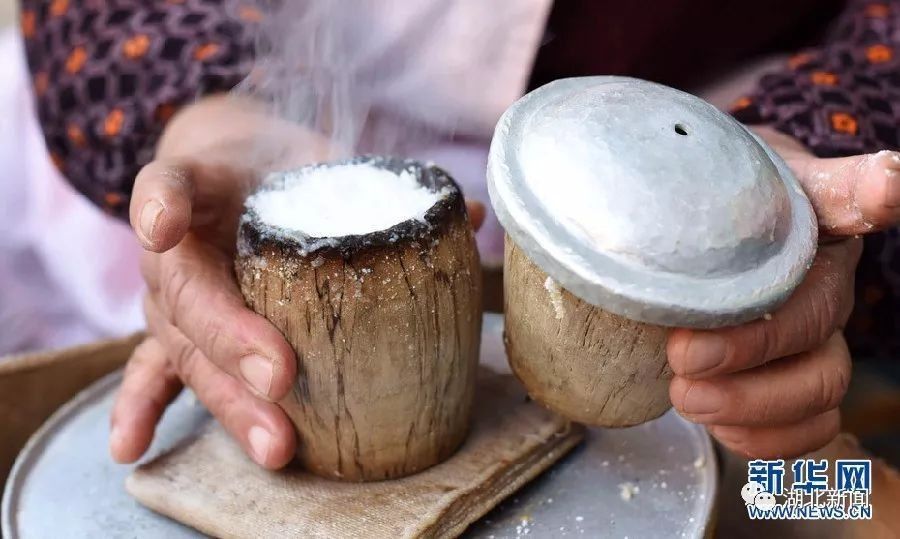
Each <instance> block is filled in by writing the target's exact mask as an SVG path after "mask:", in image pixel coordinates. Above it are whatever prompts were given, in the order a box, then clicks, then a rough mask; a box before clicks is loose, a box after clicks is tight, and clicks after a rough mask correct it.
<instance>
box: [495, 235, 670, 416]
mask: <svg viewBox="0 0 900 539" xmlns="http://www.w3.org/2000/svg"><path fill="white" fill-rule="evenodd" d="M547 278H548V276H547V274H546V273H544V272H543V271H541V269H540V268H538V267H537V266H536V265H534V263H532V262H531V260H529V259H528V257H527V256H526V255H525V253H524V252H522V250H521V249H519V248H518V247H517V246H516V245H515V243H514V242H513V241H512V240H511V239H510V238H509V237H507V238H506V248H505V275H504V292H505V304H506V329H505V335H504V340H505V342H506V351H507V354H508V356H509V362H510V366H511V367H512V369H513V372H515V374H516V376H517V377H518V378H519V379H520V380H521V381H522V383H523V384H524V385H525V387H526V388H528V392H529V393H530V394H531V396H532V397H534V398H535V399H536V400H537V401H539V402H541V403H543V404H544V405H545V406H547V407H548V408H550V409H551V410H554V411H556V412H558V413H560V414H562V415H563V416H565V417H568V418H569V419H572V420H574V421H578V422H580V423H586V424H590V425H598V426H604V427H626V426H631V425H637V424H640V423H643V422H645V421H649V420H651V419H654V418H657V417H659V416H660V415H662V414H663V413H665V412H666V410H668V409H669V408H670V407H671V402H670V401H669V381H670V380H671V379H672V375H673V373H672V371H671V369H670V368H669V365H668V362H667V361H666V337H667V335H668V330H667V329H666V328H663V327H659V326H653V325H649V324H643V323H640V322H634V321H632V320H628V319H627V318H623V317H621V316H617V315H614V314H612V313H609V312H606V311H604V310H602V309H599V308H597V307H595V306H593V305H591V304H589V303H586V302H584V301H582V300H580V299H579V298H577V297H575V296H574V295H572V294H571V293H569V292H568V291H567V290H565V289H562V288H554V287H552V286H551V287H550V288H551V289H550V290H548V287H547V286H545V285H546V284H547Z"/></svg>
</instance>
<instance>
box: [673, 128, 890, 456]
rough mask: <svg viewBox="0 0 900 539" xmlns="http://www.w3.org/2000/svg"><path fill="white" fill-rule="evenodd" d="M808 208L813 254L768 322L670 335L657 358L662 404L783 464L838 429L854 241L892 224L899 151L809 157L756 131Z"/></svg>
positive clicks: (733, 444) (792, 143) (778, 137)
mask: <svg viewBox="0 0 900 539" xmlns="http://www.w3.org/2000/svg"><path fill="white" fill-rule="evenodd" d="M756 132H757V134H759V135H760V136H761V137H762V138H763V139H765V140H766V141H767V142H768V143H769V144H770V145H771V146H772V148H773V149H775V150H776V151H777V152H778V153H779V154H780V155H781V156H782V157H783V158H784V159H785V161H786V162H787V163H788V165H789V166H790V167H791V169H792V170H793V171H794V173H795V174H796V175H797V178H798V180H799V181H800V183H801V184H802V185H803V188H804V190H805V191H806V193H807V195H808V196H809V198H810V201H811V202H812V205H813V209H814V210H815V212H816V216H817V217H818V221H819V229H820V247H819V251H818V253H817V255H816V258H815V261H814V262H813V265H812V267H811V268H810V270H809V273H808V274H807V276H806V278H805V280H804V281H803V283H801V285H800V286H799V287H798V288H797V290H796V291H795V292H794V294H793V295H792V296H791V297H790V299H788V301H787V302H786V303H785V304H784V305H782V306H781V307H780V308H779V309H778V310H777V311H775V312H773V313H772V314H771V316H766V317H765V318H764V319H761V320H756V321H753V322H750V323H747V324H743V325H741V326H736V327H728V328H721V329H716V330H710V331H700V330H688V329H677V330H674V331H672V333H671V334H670V336H669V341H668V347H667V353H668V358H669V364H670V365H671V367H672V370H673V371H674V372H675V377H674V379H673V380H672V383H671V386H670V388H669V394H670V397H671V399H672V404H673V405H674V407H675V408H676V409H677V410H678V412H679V413H680V414H681V415H682V416H684V417H685V418H687V419H689V420H690V421H693V422H696V423H700V424H703V425H706V427H707V429H708V430H709V432H710V434H711V435H712V436H713V437H715V438H716V439H717V440H718V441H719V442H721V443H722V444H723V445H724V446H726V447H728V448H729V449H731V450H732V451H735V452H737V453H740V454H742V455H744V456H746V457H752V458H767V457H776V456H777V457H793V456H797V455H800V454H803V453H805V452H808V451H811V450H814V449H818V448H819V447H821V446H823V445H825V444H827V443H828V442H829V441H831V440H832V439H833V438H834V437H835V436H836V435H837V434H838V432H839V430H840V414H839V411H838V405H839V404H840V402H841V400H842V399H843V396H844V394H845V393H846V391H847V386H848V384H849V382H850V371H851V362H850V354H849V351H848V349H847V344H846V342H845V341H844V336H843V328H844V325H845V324H846V322H847V319H848V318H849V316H850V312H851V311H852V309H853V296H854V275H855V272H856V265H857V263H858V261H859V257H860V253H861V252H862V240H861V239H860V238H859V236H858V235H859V234H865V233H868V232H873V231H878V230H881V229H884V228H887V227H890V226H894V225H896V224H897V223H898V222H900V154H898V153H897V152H879V153H877V154H871V155H862V156H854V157H846V158H835V159H819V158H816V157H815V156H813V155H812V154H811V153H809V152H808V151H807V150H806V149H805V148H804V147H803V146H802V145H801V144H800V143H799V142H797V141H796V140H795V139H793V138H792V137H789V136H787V135H784V134H781V133H778V132H776V131H775V130H773V129H771V128H760V129H757V130H756Z"/></svg>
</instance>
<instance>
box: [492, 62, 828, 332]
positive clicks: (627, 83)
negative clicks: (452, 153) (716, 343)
mask: <svg viewBox="0 0 900 539" xmlns="http://www.w3.org/2000/svg"><path fill="white" fill-rule="evenodd" d="M488 188H489V192H490V195H491V202H492V204H493V206H494V209H495V211H496V213H497V217H498V218H499V219H500V222H501V223H502V224H503V227H504V228H505V229H506V231H507V233H508V234H509V236H510V237H511V238H512V240H513V241H515V243H516V244H517V245H518V246H519V247H521V248H522V249H523V250H524V251H525V253H526V254H527V255H528V256H529V258H531V260H532V261H533V262H534V263H535V264H537V265H538V267H540V268H541V269H542V270H543V271H545V272H546V273H547V274H549V275H550V276H551V277H552V278H553V279H555V280H557V281H559V282H560V284H562V285H563V286H564V287H565V288H566V289H567V290H569V291H571V292H572V293H573V294H575V295H576V296H578V297H580V298H581V299H583V300H585V301H587V302H589V303H591V304H594V305H597V306H598V307H601V308H603V309H605V310H607V311H610V312H613V313H616V314H619V315H621V316H625V317H627V318H631V319H633V320H638V321H642V322H647V323H652V324H659V325H666V326H684V327H718V326H724V325H730V324H737V323H742V322H745V321H748V320H752V319H754V318H757V317H759V316H761V315H763V314H764V313H766V312H769V311H770V310H772V309H774V308H775V307H776V306H777V305H778V304H780V303H781V302H782V301H783V300H784V299H786V298H787V296H788V295H789V294H790V293H791V291H792V290H793V289H794V287H796V285H797V284H799V282H800V281H801V280H802V278H803V276H804V275H805V273H806V270H807V269H808V268H809V265H810V264H811V263H812V259H813V256H814V255H815V249H816V241H817V225H816V219H815V215H814V213H813V211H812V207H811V206H810V203H809V200H808V199H807V198H806V195H804V193H803V191H802V189H801V188H800V185H799V184H798V183H797V180H796V179H795V177H794V175H793V174H792V173H791V171H790V170H789V169H788V168H787V166H786V165H785V163H784V162H783V161H782V160H781V158H780V157H778V156H777V155H776V154H775V153H774V152H773V151H772V150H771V149H770V148H769V147H768V146H767V145H766V144H765V143H764V142H762V140H760V139H758V138H757V137H755V136H754V135H752V134H751V133H750V132H749V131H748V130H747V129H746V128H744V127H743V126H742V125H741V124H739V123H738V122H736V121H735V120H733V119H732V118H731V117H730V116H728V115H727V114H724V113H722V112H721V111H719V110H718V109H716V108H715V107H713V106H712V105H710V104H708V103H706V102H705V101H703V100H701V99H699V98H697V97H695V96H692V95H690V94H687V93H684V92H681V91H678V90H674V89H672V88H668V87H666V86H662V85H659V84H654V83H650V82H646V81H641V80H637V79H630V78H623V77H585V78H573V79H563V80H558V81H555V82H552V83H550V84H548V85H546V86H543V87H541V88H539V89H537V90H535V91H534V92H531V93H530V94H528V95H526V96H525V97H523V98H522V99H520V100H519V101H518V102H516V103H515V104H514V105H513V106H512V107H510V109H509V110H507V111H506V113H505V114H504V115H503V117H502V118H501V120H500V123H499V124H498V125H497V129H496V132H495V135H494V140H493V143H492V145H491V153H490V160H489V164H488Z"/></svg>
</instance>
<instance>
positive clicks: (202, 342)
mask: <svg viewBox="0 0 900 539" xmlns="http://www.w3.org/2000/svg"><path fill="white" fill-rule="evenodd" d="M177 249H180V247H178V248H177ZM176 254H177V253H176ZM197 264H198V261H196V260H191V259H185V260H182V261H180V262H178V263H177V264H176V265H173V263H167V262H165V261H163V262H162V266H163V267H165V268H169V269H163V270H162V271H163V277H162V279H161V283H162V285H161V288H160V289H159V293H158V294H153V295H152V296H151V298H149V299H148V300H147V301H145V305H144V311H145V316H146V317H147V321H148V324H149V327H150V329H151V331H152V332H153V333H154V334H156V335H160V336H161V338H162V339H163V340H164V341H165V342H166V344H167V348H169V349H170V350H171V349H172V347H173V346H174V345H175V344H181V345H182V346H180V348H176V349H177V350H178V351H179V355H180V356H182V357H186V356H189V355H190V354H191V353H193V349H194V348H197V349H199V351H200V352H201V353H202V354H203V355H204V356H205V357H206V358H208V359H209V360H210V361H212V362H213V363H214V364H215V365H217V366H218V367H219V368H220V369H222V370H223V371H225V372H226V373H228V374H229V375H231V376H232V377H234V378H235V379H237V380H242V381H243V383H244V384H245V385H246V387H247V389H249V390H250V391H251V392H253V393H255V394H256V395H258V396H259V397H261V398H263V399H266V400H270V401H277V400H280V399H282V398H284V396H286V395H287V394H288V392H289V391H290V389H291V387H292V386H293V383H294V377H295V376H296V360H295V358H294V354H293V350H292V349H291V347H290V345H288V343H287V342H286V341H285V340H284V337H283V336H282V335H281V333H280V332H279V331H278V330H277V329H276V328H275V327H274V326H272V324H271V323H270V322H269V321H268V320H266V319H265V318H263V317H261V316H259V315H258V314H256V313H254V312H253V311H251V310H249V309H247V307H246V306H245V305H244V302H243V299H241V297H240V295H239V294H240V293H239V292H238V291H237V289H236V286H235V285H234V284H233V283H232V282H231V281H230V280H229V279H230V277H229V276H228V275H217V274H216V272H215V271H214V270H212V269H210V268H211V267H214V266H211V265H210V264H205V265H203V264H200V265H199V267H198V265H197ZM172 268H174V269H172ZM167 272H169V273H167ZM175 331H177V332H178V334H179V335H183V336H184V337H185V339H184V340H183V341H177V343H176V340H175V339H171V338H170V336H171V335H172V333H173V332H175Z"/></svg>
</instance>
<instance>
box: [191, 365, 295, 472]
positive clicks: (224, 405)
mask: <svg viewBox="0 0 900 539" xmlns="http://www.w3.org/2000/svg"><path fill="white" fill-rule="evenodd" d="M178 370H179V373H180V375H181V377H182V379H183V380H184V381H185V383H186V384H187V385H189V386H190V387H191V389H193V390H194V393H195V394H196V395H197V399H199V400H200V402H202V403H203V405H204V406H206V408H207V409H208V410H209V411H210V413H212V415H213V416H215V417H216V419H218V420H219V422H220V423H221V424H222V426H223V427H224V428H225V430H226V431H228V433H229V434H230V435H231V436H232V438H234V439H235V440H237V441H238V443H239V444H240V445H241V447H242V448H243V450H244V452H245V453H246V454H247V455H249V456H250V458H252V459H253V461H254V462H256V463H257V464H259V465H260V466H262V467H264V468H267V469H270V470H277V469H279V468H283V467H284V466H285V465H287V463H289V462H290V461H291V459H292V458H293V457H294V453H295V450H296V444H297V440H296V435H295V434H294V428H293V425H291V423H290V421H289V420H288V418H287V416H286V415H285V413H284V411H283V410H281V408H279V407H278V405H276V404H274V403H271V402H266V401H263V400H260V399H258V398H256V397H254V396H253V394H251V393H250V392H249V391H247V390H246V389H245V388H244V387H243V385H242V384H241V383H240V382H238V381H237V380H235V379H234V378H232V377H231V376H228V375H227V374H225V373H224V372H222V371H221V370H219V369H218V368H217V367H216V366H215V365H213V364H212V362H210V361H209V360H208V359H207V358H205V357H204V356H203V355H202V354H201V353H200V352H199V351H195V352H194V353H193V354H191V355H190V356H188V357H187V358H185V359H184V360H183V361H182V362H181V363H180V364H179V365H178Z"/></svg>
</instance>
